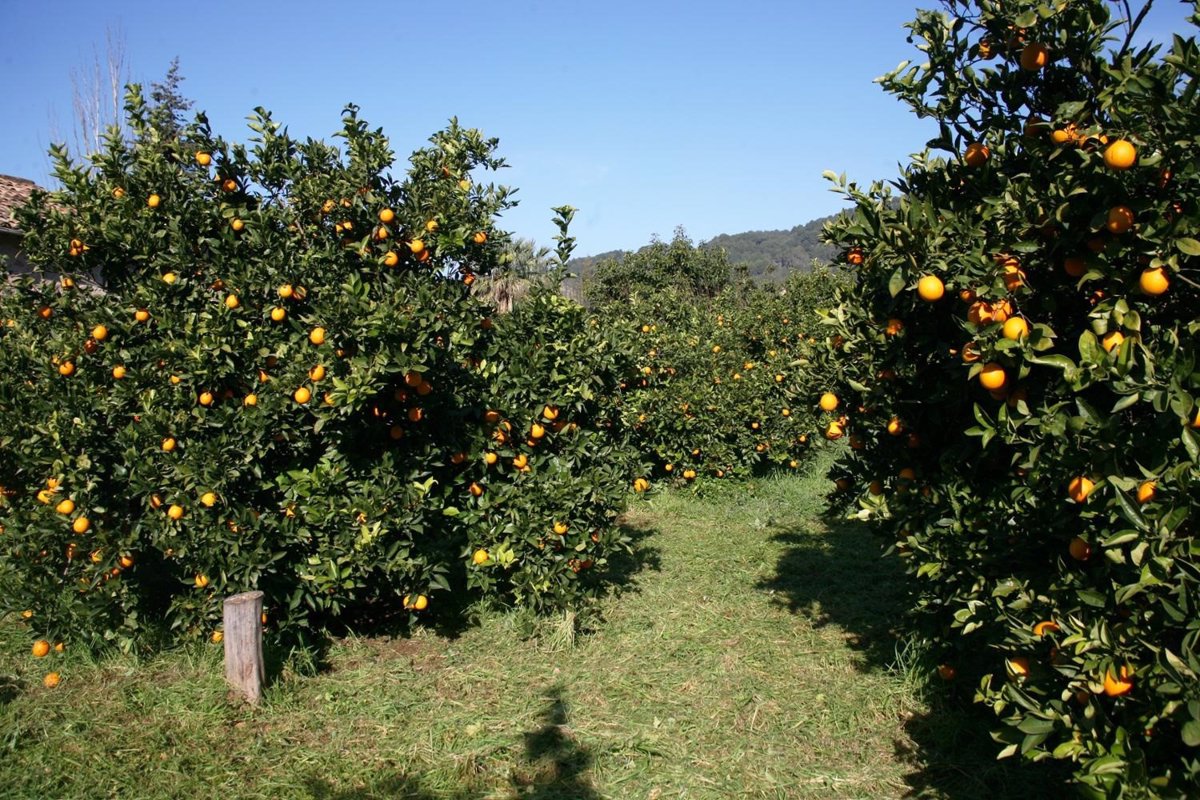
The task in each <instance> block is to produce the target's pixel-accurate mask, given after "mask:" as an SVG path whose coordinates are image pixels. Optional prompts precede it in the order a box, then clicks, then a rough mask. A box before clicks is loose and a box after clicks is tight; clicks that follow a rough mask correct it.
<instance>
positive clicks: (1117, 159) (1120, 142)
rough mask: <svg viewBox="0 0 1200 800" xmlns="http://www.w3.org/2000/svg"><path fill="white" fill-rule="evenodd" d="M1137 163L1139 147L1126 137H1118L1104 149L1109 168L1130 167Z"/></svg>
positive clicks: (1106, 163)
mask: <svg viewBox="0 0 1200 800" xmlns="http://www.w3.org/2000/svg"><path fill="white" fill-rule="evenodd" d="M1135 163H1137V148H1136V147H1134V146H1133V144H1132V143H1130V142H1129V141H1127V140H1125V139H1117V140H1116V141H1115V142H1113V143H1112V144H1110V145H1109V146H1108V147H1107V148H1106V149H1105V151H1104V164H1105V165H1106V166H1107V167H1108V168H1109V169H1118V170H1119V169H1129V168H1130V167H1132V166H1133V165H1134V164H1135Z"/></svg>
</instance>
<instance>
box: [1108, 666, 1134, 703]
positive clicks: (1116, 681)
mask: <svg viewBox="0 0 1200 800" xmlns="http://www.w3.org/2000/svg"><path fill="white" fill-rule="evenodd" d="M1132 689H1133V670H1131V669H1130V668H1129V667H1127V666H1122V667H1121V669H1120V675H1119V676H1117V675H1113V674H1112V670H1107V671H1105V673H1104V693H1105V694H1106V695H1108V696H1109V697H1120V696H1121V695H1123V694H1129V692H1130V691H1131V690H1132Z"/></svg>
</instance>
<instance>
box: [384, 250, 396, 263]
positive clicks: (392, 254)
mask: <svg viewBox="0 0 1200 800" xmlns="http://www.w3.org/2000/svg"><path fill="white" fill-rule="evenodd" d="M399 263H400V255H399V254H398V253H397V252H396V251H395V250H389V251H388V252H387V255H385V256H384V257H383V265H384V266H385V267H394V266H396V265H397V264H399Z"/></svg>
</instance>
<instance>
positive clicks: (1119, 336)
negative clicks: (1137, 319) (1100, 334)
mask: <svg viewBox="0 0 1200 800" xmlns="http://www.w3.org/2000/svg"><path fill="white" fill-rule="evenodd" d="M1124 341H1125V334H1123V333H1121V332H1120V331H1109V332H1108V333H1106V334H1104V338H1102V339H1101V340H1100V346H1101V347H1103V348H1104V349H1105V350H1106V351H1107V352H1109V353H1111V352H1112V351H1113V350H1116V349H1117V348H1118V347H1120V346H1121V343H1122V342H1124Z"/></svg>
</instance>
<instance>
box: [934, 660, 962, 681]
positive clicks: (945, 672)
mask: <svg viewBox="0 0 1200 800" xmlns="http://www.w3.org/2000/svg"><path fill="white" fill-rule="evenodd" d="M937 674H938V677H939V678H941V679H942V680H944V681H952V680H954V678H955V677H957V675H958V670H956V669H955V668H954V667H952V666H950V665H949V664H941V665H939V666H938V668H937Z"/></svg>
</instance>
